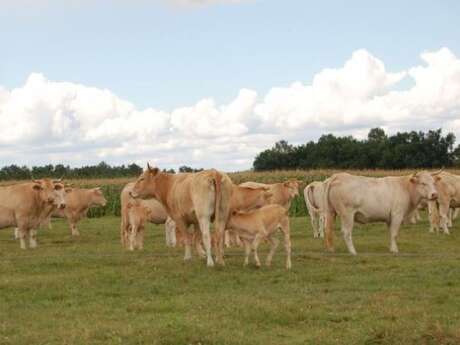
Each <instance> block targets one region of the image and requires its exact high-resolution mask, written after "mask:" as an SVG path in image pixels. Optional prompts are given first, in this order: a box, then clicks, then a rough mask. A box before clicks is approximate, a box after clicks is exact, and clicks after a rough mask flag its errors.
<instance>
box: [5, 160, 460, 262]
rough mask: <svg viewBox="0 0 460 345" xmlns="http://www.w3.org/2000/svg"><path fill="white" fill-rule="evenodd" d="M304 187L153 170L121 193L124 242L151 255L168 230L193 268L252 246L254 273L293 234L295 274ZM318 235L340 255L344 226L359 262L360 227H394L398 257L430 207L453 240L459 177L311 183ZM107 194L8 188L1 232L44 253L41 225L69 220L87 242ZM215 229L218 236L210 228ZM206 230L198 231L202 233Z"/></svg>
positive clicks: (308, 195) (55, 186)
mask: <svg viewBox="0 0 460 345" xmlns="http://www.w3.org/2000/svg"><path fill="white" fill-rule="evenodd" d="M298 189H299V181H296V180H289V181H286V182H283V183H275V184H262V183H256V182H246V183H243V184H240V185H236V184H233V183H232V181H231V179H230V178H229V177H228V175H226V174H225V173H223V172H220V171H217V170H213V169H212V170H205V171H201V172H197V173H181V174H168V173H165V172H161V171H160V170H159V169H158V168H151V167H150V166H149V165H147V169H146V170H145V171H144V172H143V173H142V174H141V176H139V178H138V179H137V180H136V181H135V182H131V183H128V184H127V185H126V186H125V187H124V188H123V190H122V192H121V196H120V199H121V226H120V239H121V243H122V245H123V247H125V248H127V249H129V250H135V249H142V248H143V242H144V240H143V238H144V228H145V223H146V222H150V223H154V224H165V236H166V244H167V245H168V246H176V245H182V246H184V247H185V257H184V259H185V260H189V259H191V257H192V248H195V251H196V252H197V253H198V254H199V255H200V256H203V257H205V258H206V260H207V265H208V266H213V265H214V259H213V255H212V252H213V251H214V252H215V259H216V261H217V263H219V264H224V248H225V247H229V246H232V245H237V246H243V247H244V252H245V260H244V263H245V265H247V264H248V262H249V255H250V254H251V251H253V252H254V260H255V263H256V265H257V266H260V260H259V257H258V253H257V248H258V245H259V244H260V243H261V242H262V241H267V242H269V244H270V252H269V254H268V256H267V259H266V264H267V265H270V264H271V261H272V258H273V255H274V253H275V250H276V248H277V246H278V243H279V241H278V239H277V238H276V236H274V235H275V234H276V232H277V231H278V230H280V231H281V232H282V233H283V235H284V245H285V250H286V268H288V269H289V268H290V267H291V240H290V230H289V217H288V210H289V207H290V205H291V201H292V199H293V198H295V197H296V196H297V195H298V194H299V192H298ZM304 197H305V203H306V206H307V209H308V212H309V213H310V219H311V224H312V228H313V235H314V237H324V238H325V245H326V248H327V249H328V250H331V251H332V250H333V232H334V231H333V230H334V228H335V220H336V218H337V217H338V218H339V219H340V226H341V230H342V234H343V238H344V241H345V244H346V246H347V248H348V251H349V252H350V253H351V254H353V255H355V254H356V250H355V247H354V245H353V241H352V230H353V225H354V222H358V223H361V224H364V223H371V222H385V223H386V224H387V226H388V228H389V232H390V251H391V252H393V253H397V252H398V247H397V243H396V239H397V237H398V233H399V228H400V226H401V224H402V223H404V222H410V223H413V222H415V221H417V220H418V219H419V218H420V215H419V213H418V212H419V210H420V209H424V208H427V209H428V214H429V220H430V231H431V232H433V231H438V232H439V231H440V229H442V231H443V232H444V233H446V234H448V233H449V227H450V226H452V219H455V217H456V212H455V211H457V208H460V176H457V175H454V174H450V173H448V172H443V171H438V172H435V173H430V172H426V171H422V172H418V173H414V174H412V175H410V176H397V177H396V176H391V177H382V178H374V177H363V176H356V175H351V174H348V173H338V174H334V175H332V176H331V177H329V178H328V179H326V180H325V181H322V182H319V181H317V182H313V183H310V184H309V185H308V186H307V187H305V189H304ZM105 204H106V199H105V198H104V195H103V193H102V191H101V190H100V189H99V188H93V189H81V188H70V187H66V186H65V185H64V183H63V182H62V181H61V180H51V179H41V180H33V181H32V182H27V183H21V184H15V185H10V186H4V187H0V228H8V227H15V228H16V229H15V236H16V238H19V240H20V245H21V248H23V249H25V248H26V242H27V241H26V240H27V239H28V240H29V247H30V248H34V247H36V246H37V240H36V234H37V229H38V228H39V227H40V226H44V225H48V226H49V227H50V226H51V225H50V218H51V217H65V218H67V220H68V222H69V225H70V229H71V234H72V235H74V236H78V235H79V231H78V229H77V223H78V222H79V221H80V220H81V219H82V218H83V217H85V216H86V214H87V212H88V209H89V208H90V207H93V206H105ZM211 223H214V231H213V232H211V231H210V225H211ZM195 230H198V231H195Z"/></svg>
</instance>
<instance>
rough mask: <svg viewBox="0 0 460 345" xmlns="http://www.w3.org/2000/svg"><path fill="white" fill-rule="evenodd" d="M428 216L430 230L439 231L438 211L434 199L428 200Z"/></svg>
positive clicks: (432, 231)
mask: <svg viewBox="0 0 460 345" xmlns="http://www.w3.org/2000/svg"><path fill="white" fill-rule="evenodd" d="M428 218H429V221H430V232H431V233H434V232H439V211H438V204H437V203H436V201H428Z"/></svg>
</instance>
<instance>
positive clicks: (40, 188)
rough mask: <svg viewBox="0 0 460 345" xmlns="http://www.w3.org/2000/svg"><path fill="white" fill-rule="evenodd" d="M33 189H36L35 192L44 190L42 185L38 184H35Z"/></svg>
mask: <svg viewBox="0 0 460 345" xmlns="http://www.w3.org/2000/svg"><path fill="white" fill-rule="evenodd" d="M32 188H33V189H35V190H42V189H43V188H42V186H40V185H39V184H37V183H36V184H34V185H33V186H32Z"/></svg>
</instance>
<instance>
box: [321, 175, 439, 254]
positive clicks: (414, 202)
mask: <svg viewBox="0 0 460 345" xmlns="http://www.w3.org/2000/svg"><path fill="white" fill-rule="evenodd" d="M434 177H436V173H433V174H430V173H428V172H426V171H423V172H419V173H416V174H413V175H410V176H398V177H396V176H390V177H382V178H374V177H364V176H355V175H350V174H347V173H339V174H335V175H333V176H332V177H331V178H330V179H329V180H328V182H326V189H325V193H324V197H325V206H326V226H325V230H326V231H325V237H326V247H327V248H328V249H329V250H333V245H332V241H333V230H334V224H335V216H336V215H338V216H339V217H340V220H341V228H342V233H343V237H344V240H345V243H346V245H347V248H348V251H349V252H350V253H351V254H353V255H356V250H355V247H354V245H353V241H352V230H353V225H354V222H355V221H356V222H358V223H362V224H365V223H373V222H385V223H386V224H387V225H388V228H389V230H390V251H391V252H393V253H397V252H398V246H397V244H396V239H397V237H398V234H399V228H400V226H401V224H402V222H403V220H404V219H405V218H406V217H407V216H408V215H409V214H411V213H412V212H413V211H414V210H415V209H416V208H417V206H418V204H419V203H420V202H421V201H422V200H423V199H428V200H436V198H437V197H438V192H437V190H436V187H435V181H434ZM436 178H440V177H439V176H438V177H436Z"/></svg>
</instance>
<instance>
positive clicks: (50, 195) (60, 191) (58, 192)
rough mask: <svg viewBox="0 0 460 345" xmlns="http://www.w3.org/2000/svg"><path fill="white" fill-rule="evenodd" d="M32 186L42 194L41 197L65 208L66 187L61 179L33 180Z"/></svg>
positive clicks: (60, 207) (47, 201)
mask: <svg viewBox="0 0 460 345" xmlns="http://www.w3.org/2000/svg"><path fill="white" fill-rule="evenodd" d="M33 182H34V184H33V185H32V188H33V189H34V190H35V191H36V192H38V193H39V194H40V198H41V199H42V200H43V201H44V202H46V203H48V204H51V205H54V206H56V207H57V208H59V209H64V208H65V205H66V204H65V187H64V184H63V183H62V181H61V180H60V179H59V180H49V179H41V180H33Z"/></svg>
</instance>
